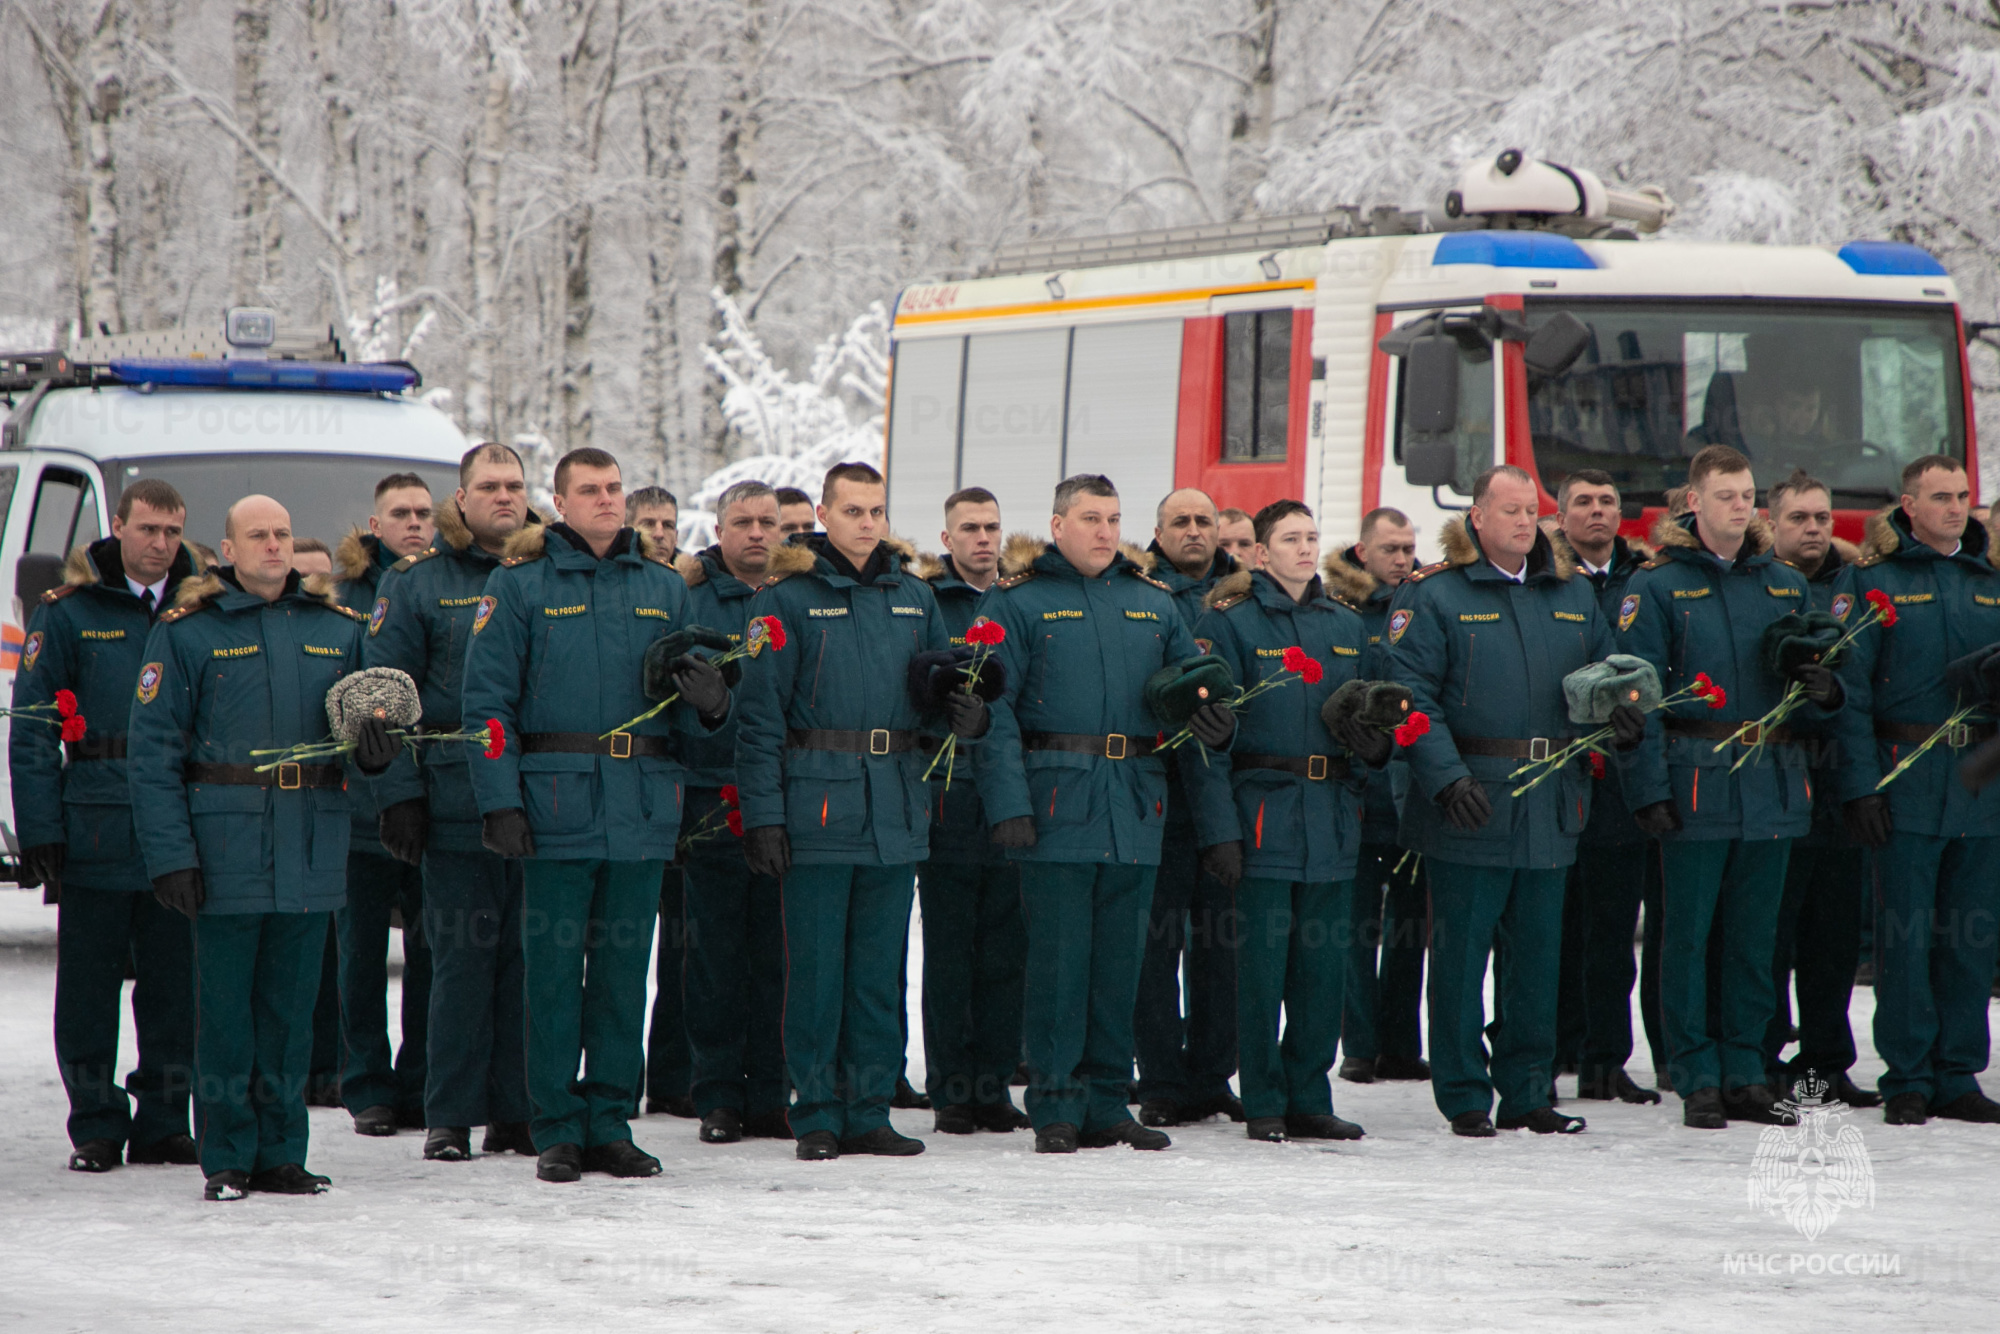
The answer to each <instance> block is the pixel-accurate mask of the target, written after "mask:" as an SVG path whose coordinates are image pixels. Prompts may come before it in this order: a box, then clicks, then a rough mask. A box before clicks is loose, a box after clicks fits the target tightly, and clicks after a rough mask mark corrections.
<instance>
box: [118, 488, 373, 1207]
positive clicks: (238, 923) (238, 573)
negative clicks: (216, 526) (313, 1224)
mask: <svg viewBox="0 0 2000 1334" xmlns="http://www.w3.org/2000/svg"><path fill="white" fill-rule="evenodd" d="M223 534H224V536H223V539H222V559H223V562H224V564H223V567H222V568H221V569H217V570H211V571H209V572H207V573H206V574H203V575H201V576H200V577H198V578H193V579H189V580H187V581H186V582H184V583H183V584H182V585H181V586H180V588H179V590H178V591H177V592H176V593H175V595H174V606H173V608H172V609H171V610H169V611H168V612H167V613H166V614H165V615H163V616H161V617H160V619H159V621H158V622H157V623H156V624H155V625H154V626H153V630H152V633H151V634H150V635H149V636H148V637H147V640H146V650H145V658H146V661H145V662H144V663H143V665H141V667H140V668H139V674H138V677H137V683H138V684H137V690H136V699H135V701H134V703H133V704H132V706H131V715H130V717H131V724H130V727H131V731H130V740H129V742H128V748H129V751H130V755H131V762H130V766H129V780H128V781H129V783H130V785H131V790H132V815H133V824H134V826H135V828H136V831H137V833H138V836H139V846H140V848H141V849H142V850H143V852H144V855H145V859H146V871H147V874H148V875H149V876H150V877H151V878H152V882H153V891H154V893H155V895H156V896H157V897H158V898H159V901H160V902H161V903H162V904H163V905H165V906H166V907H169V908H172V909H174V910H175V911H177V912H181V913H184V914H186V915H187V916H188V917H190V918H192V919H193V921H194V962H195V983H194V986H195V993H194V999H195V1056H194V1066H195V1099H196V1101H197V1102H198V1103H199V1105H200V1116H199V1117H198V1118H197V1124H198V1125H199V1126H200V1127H201V1146H200V1151H201V1168H202V1172H203V1174H204V1175H205V1176H206V1177H207V1183H206V1185H205V1186H204V1188H203V1195H204V1197H205V1198H207V1199H210V1200H235V1199H241V1198H242V1197H243V1195H244V1193H245V1192H246V1191H253V1190H255V1191H268V1192H271V1193H274V1194H281V1195H316V1194H318V1193H320V1192H322V1191H324V1190H325V1189H326V1187H327V1184H328V1183H327V1178H325V1177H323V1176H319V1175H317V1174H315V1173H313V1172H309V1171H307V1170H306V1167H305V1159H306V1140H307V1133H308V1126H307V1120H306V1104H305V1096H304V1095H305V1085H306V1079H307V1071H308V1067H309V1065H310V1062H311V1059H312V1008H313V999H314V997H315V996H316V995H317V994H318V991H319V971H320V957H321V951H322V945H323V942H324V941H325V940H326V931H327V915H328V913H330V912H331V911H333V910H334V909H337V908H339V907H340V905H341V903H342V902H343V901H344V900H345V899H346V896H347V841H348V832H349V830H350V828H351V822H350V817H349V813H348V811H349V807H348V793H347V790H346V789H347V788H348V786H349V774H348V771H347V769H346V768H345V767H343V766H342V765H341V764H339V763H337V762H332V761H309V762H304V763H282V764H278V765H276V766H275V767H273V768H267V769H264V771H263V772H259V767H260V765H261V764H263V763H265V761H264V759H263V757H262V756H261V755H260V754H259V753H258V752H264V751H270V750H272V749H277V748H283V747H288V746H296V745H301V744H308V743H312V742H316V741H319V740H320V739H321V738H323V737H325V736H326V734H327V717H326V695H327V692H328V691H329V690H330V689H332V687H333V684H334V683H335V682H336V681H338V680H339V679H340V678H341V677H342V676H344V675H346V674H347V673H349V672H351V671H354V670H355V669H356V668H358V667H359V666H360V665H361V621H362V618H361V617H360V616H358V615H356V614H355V613H353V612H351V611H348V610H347V609H346V608H344V607H342V606H341V605H340V603H339V601H338V600H337V599H336V598H335V597H334V595H333V591H332V589H331V588H330V587H329V586H328V584H327V583H326V582H322V581H319V580H315V581H313V582H312V583H311V584H306V583H304V582H303V581H302V580H301V579H300V576H299V575H298V574H297V573H296V572H295V571H294V570H293V569H292V521H291V516H290V515H289V514H287V513H286V512H285V508H284V506H282V505H280V504H279V503H278V502H277V501H275V500H272V499H271V498H270V497H269V496H246V497H244V498H243V499H242V500H239V501H237V502H236V503H235V504H234V505H232V506H230V507H229V513H228V516H227V518H226V519H225V520H224V521H223ZM397 750H398V746H397V743H396V742H395V740H394V739H393V738H391V737H390V735H389V731H388V725H387V724H386V723H385V722H383V721H382V720H381V719H379V718H370V719H368V720H366V721H365V722H364V723H363V724H362V725H361V729H360V737H359V740H358V743H357V745H356V746H355V749H354V751H353V760H354V766H355V767H356V768H358V769H359V770H360V772H361V773H362V774H366V775H373V774H378V773H381V772H382V771H384V770H385V769H387V768H388V767H389V764H390V762H391V761H393V760H394V759H395V757H396V753H397ZM353 783H354V784H355V785H356V786H365V784H364V783H363V780H362V779H360V778H358V777H357V778H355V779H353Z"/></svg>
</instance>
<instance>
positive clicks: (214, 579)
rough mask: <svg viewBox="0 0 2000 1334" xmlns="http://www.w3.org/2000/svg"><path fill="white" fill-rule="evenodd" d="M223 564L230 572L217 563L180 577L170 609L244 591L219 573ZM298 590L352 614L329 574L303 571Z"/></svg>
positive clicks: (232, 571)
mask: <svg viewBox="0 0 2000 1334" xmlns="http://www.w3.org/2000/svg"><path fill="white" fill-rule="evenodd" d="M224 568H227V569H228V570H229V571H230V572H231V573H232V574H233V573H234V572H235V569H236V567H235V566H233V565H231V566H226V567H224V566H218V567H216V568H214V569H208V570H203V571H202V572H201V573H200V574H197V575H192V576H190V577H189V578H186V579H183V580H181V585H180V587H179V588H176V589H175V590H174V596H173V606H174V609H175V610H178V609H180V608H183V607H198V606H202V605H204V604H206V603H209V602H212V601H214V600H215V599H216V598H219V597H221V596H222V595H223V594H224V593H227V592H229V591H231V590H232V589H233V590H235V591H237V592H239V593H240V592H242V591H244V590H243V586H242V585H241V584H239V583H237V582H236V581H235V579H233V578H231V579H225V578H223V577H222V573H221V571H222V570H223V569H224ZM298 591H299V592H300V593H302V594H304V595H305V596H307V597H310V598H314V599H316V600H318V601H320V602H324V603H325V604H326V605H327V606H329V607H331V608H333V610H335V611H337V612H340V613H341V614H342V615H344V616H352V615H354V613H353V612H351V611H348V610H347V608H345V607H343V606H341V605H340V593H339V589H338V587H337V585H336V584H335V582H334V577H333V576H332V575H330V574H309V575H306V576H305V577H303V578H301V579H300V580H299V582H298Z"/></svg>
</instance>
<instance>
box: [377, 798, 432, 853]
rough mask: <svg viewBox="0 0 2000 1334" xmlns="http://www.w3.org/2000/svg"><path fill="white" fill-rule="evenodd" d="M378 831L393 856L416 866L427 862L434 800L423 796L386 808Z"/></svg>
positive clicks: (383, 843)
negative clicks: (432, 801) (425, 860)
mask: <svg viewBox="0 0 2000 1334" xmlns="http://www.w3.org/2000/svg"><path fill="white" fill-rule="evenodd" d="M376 831H377V833H378V834H379V835H380V837H381V839H382V846H383V847H384V848H385V849H387V850H388V853H389V855H390V856H391V857H394V858H395V859H396V860H397V861H399V862H408V863H409V864H410V865H412V866H421V865H423V863H424V843H425V842H426V841H427V840H428V839H429V838H430V833H431V808H430V804H429V803H428V802H426V801H425V800H424V799H423V798H422V797H411V798H410V799H409V800H408V801H399V802H397V803H396V804H395V805H394V806H391V807H389V808H388V809H387V810H385V811H383V812H382V818H381V819H380V820H379V821H378V822H377V823H376Z"/></svg>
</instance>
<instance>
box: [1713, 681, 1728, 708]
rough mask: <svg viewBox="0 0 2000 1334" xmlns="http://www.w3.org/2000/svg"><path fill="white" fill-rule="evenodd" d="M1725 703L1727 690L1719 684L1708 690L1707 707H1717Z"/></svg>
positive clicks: (1726, 701)
mask: <svg viewBox="0 0 2000 1334" xmlns="http://www.w3.org/2000/svg"><path fill="white" fill-rule="evenodd" d="M1727 703H1729V692H1728V691H1727V690H1724V689H1723V688H1722V687H1721V686H1716V687H1714V688H1713V689H1711V690H1710V691H1709V692H1708V707H1709V708H1711V709H1719V708H1721V707H1722V706H1723V705H1725V704H1727Z"/></svg>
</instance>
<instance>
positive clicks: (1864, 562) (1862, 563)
mask: <svg viewBox="0 0 2000 1334" xmlns="http://www.w3.org/2000/svg"><path fill="white" fill-rule="evenodd" d="M1884 559H1885V558H1884V556H1883V555H1882V553H1881V552H1879V551H1878V552H1876V553H1875V554H1874V555H1872V556H1863V557H1862V558H1861V559H1860V560H1858V561H1855V562H1854V568H1855V569H1857V570H1866V569H1868V568H1870V567H1871V566H1875V565H1880V564H1881V563H1882V561H1883V560H1884Z"/></svg>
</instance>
